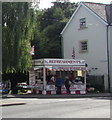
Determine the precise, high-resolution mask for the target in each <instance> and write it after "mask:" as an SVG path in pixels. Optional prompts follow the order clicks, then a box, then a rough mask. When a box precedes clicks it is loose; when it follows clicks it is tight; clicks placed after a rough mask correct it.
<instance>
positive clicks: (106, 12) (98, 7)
mask: <svg viewBox="0 0 112 120" xmlns="http://www.w3.org/2000/svg"><path fill="white" fill-rule="evenodd" d="M82 3H83V4H84V5H86V6H87V7H88V8H89V9H91V10H92V11H93V12H94V13H95V14H97V15H98V16H99V17H101V18H102V19H103V20H104V21H105V22H107V23H110V22H112V21H111V20H110V18H111V13H110V11H111V8H112V7H110V6H111V5H109V4H101V3H92V2H82Z"/></svg>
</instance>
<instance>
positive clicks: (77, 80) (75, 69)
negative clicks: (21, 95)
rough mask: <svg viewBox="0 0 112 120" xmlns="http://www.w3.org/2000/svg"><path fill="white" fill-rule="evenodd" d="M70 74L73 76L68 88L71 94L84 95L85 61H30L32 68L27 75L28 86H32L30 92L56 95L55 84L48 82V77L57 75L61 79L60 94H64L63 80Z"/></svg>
mask: <svg viewBox="0 0 112 120" xmlns="http://www.w3.org/2000/svg"><path fill="white" fill-rule="evenodd" d="M71 72H72V73H73V75H74V79H73V82H72V83H71V86H70V91H71V94H86V63H85V60H76V59H48V58H47V59H35V60H33V61H32V68H31V70H30V73H29V85H30V86H32V90H33V91H32V92H35V93H39V94H56V87H55V83H54V82H53V81H50V79H51V78H50V77H51V75H55V74H58V75H60V77H61V78H62V79H63V85H62V89H61V91H62V94H66V88H65V85H64V80H65V78H66V76H68V75H69V74H70V73H71ZM48 81H50V82H48Z"/></svg>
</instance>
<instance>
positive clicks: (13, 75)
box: [2, 2, 34, 93]
mask: <svg viewBox="0 0 112 120" xmlns="http://www.w3.org/2000/svg"><path fill="white" fill-rule="evenodd" d="M2 5H3V6H2V8H3V10H2V28H3V30H2V49H3V50H2V51H3V57H2V61H3V62H2V63H3V67H2V68H3V71H2V72H3V76H2V78H3V80H9V79H10V81H11V83H12V86H11V87H12V88H11V89H12V91H13V93H17V89H16V85H17V82H18V81H19V80H21V81H22V80H23V79H25V78H23V75H25V74H22V73H26V74H27V72H28V71H29V67H30V66H31V59H32V58H31V55H30V51H31V43H30V42H31V40H32V39H33V37H34V35H33V29H34V10H33V9H31V7H30V6H31V5H30V3H27V2H19V3H17V2H15V3H11V2H8V3H5V2H4V3H3V4H2ZM20 76H21V78H20ZM27 76H28V74H27V75H26V78H27Z"/></svg>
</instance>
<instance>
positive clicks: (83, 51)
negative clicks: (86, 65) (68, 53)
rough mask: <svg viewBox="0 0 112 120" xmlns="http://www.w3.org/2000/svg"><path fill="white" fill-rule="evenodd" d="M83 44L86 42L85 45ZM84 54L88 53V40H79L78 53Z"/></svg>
mask: <svg viewBox="0 0 112 120" xmlns="http://www.w3.org/2000/svg"><path fill="white" fill-rule="evenodd" d="M84 42H86V44H85V45H84ZM85 48H86V49H85ZM85 52H88V40H81V41H79V53H85Z"/></svg>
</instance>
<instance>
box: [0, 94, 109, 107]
mask: <svg viewBox="0 0 112 120" xmlns="http://www.w3.org/2000/svg"><path fill="white" fill-rule="evenodd" d="M94 97H103V98H104V97H105V98H109V99H111V94H110V93H97V94H95V93H91V94H90V93H88V94H82V95H81V94H75V95H73V94H69V95H40V94H22V95H17V94H4V95H2V97H1V98H2V99H1V100H0V106H12V105H23V104H25V103H23V102H18V101H15V100H14V101H10V100H9V101H7V100H6V99H9V98H32V99H33V98H38V99H64V98H66V99H67V98H68V99H69V98H70V99H71V98H73V99H75V98H94Z"/></svg>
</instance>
